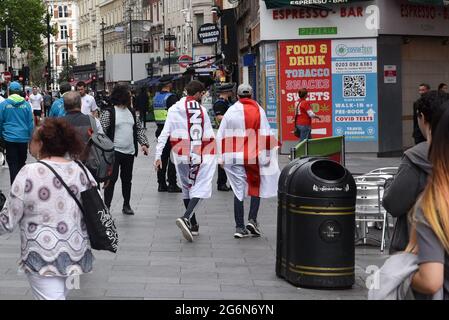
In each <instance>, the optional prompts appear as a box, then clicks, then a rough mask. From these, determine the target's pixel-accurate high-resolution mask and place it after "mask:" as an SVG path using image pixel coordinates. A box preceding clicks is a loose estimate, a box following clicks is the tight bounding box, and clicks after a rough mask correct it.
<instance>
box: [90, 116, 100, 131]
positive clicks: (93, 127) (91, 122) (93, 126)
mask: <svg viewBox="0 0 449 320" xmlns="http://www.w3.org/2000/svg"><path fill="white" fill-rule="evenodd" d="M88 117H89V120H90V126H91V127H92V131H93V132H94V133H95V134H97V133H98V128H97V121H96V120H95V118H94V117H93V116H92V115H90V114H89V115H88Z"/></svg>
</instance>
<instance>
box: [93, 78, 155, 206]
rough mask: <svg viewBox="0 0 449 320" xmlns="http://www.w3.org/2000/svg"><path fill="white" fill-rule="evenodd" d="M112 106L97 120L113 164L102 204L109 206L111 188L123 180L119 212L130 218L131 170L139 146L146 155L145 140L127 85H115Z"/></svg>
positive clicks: (111, 195) (147, 145)
mask: <svg viewBox="0 0 449 320" xmlns="http://www.w3.org/2000/svg"><path fill="white" fill-rule="evenodd" d="M111 103H112V105H113V106H112V107H111V108H109V109H106V110H105V111H104V112H103V113H102V114H101V118H100V122H101V125H102V127H103V130H104V132H105V134H106V135H107V136H108V137H109V139H111V141H113V143H114V149H115V161H114V166H113V172H112V176H111V179H110V180H109V183H108V184H107V186H106V187H105V192H104V197H105V204H106V206H107V207H108V208H110V207H111V202H112V197H113V195H114V186H115V183H116V182H117V180H118V175H119V171H120V179H121V181H122V195H123V209H122V213H123V214H126V215H133V214H134V211H133V210H132V209H131V206H130V200H131V184H132V175H133V167H134V157H137V154H138V151H139V150H138V145H137V144H138V143H139V144H140V145H141V146H142V151H143V153H144V155H148V148H149V143H148V138H147V136H146V135H145V129H143V128H142V125H141V123H140V120H139V118H138V117H136V113H135V111H134V110H133V109H132V108H131V93H130V90H129V88H128V86H126V85H117V86H115V88H114V89H113V90H112V93H111Z"/></svg>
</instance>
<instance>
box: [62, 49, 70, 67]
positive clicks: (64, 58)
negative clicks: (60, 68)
mask: <svg viewBox="0 0 449 320" xmlns="http://www.w3.org/2000/svg"><path fill="white" fill-rule="evenodd" d="M68 59H69V50H67V48H64V49H62V50H61V61H62V64H63V65H66V63H67V61H68Z"/></svg>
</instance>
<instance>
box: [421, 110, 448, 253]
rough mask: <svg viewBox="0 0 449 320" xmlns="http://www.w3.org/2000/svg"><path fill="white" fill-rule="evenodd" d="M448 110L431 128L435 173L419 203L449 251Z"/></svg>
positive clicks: (432, 174) (434, 230)
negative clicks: (433, 127)
mask: <svg viewBox="0 0 449 320" xmlns="http://www.w3.org/2000/svg"><path fill="white" fill-rule="evenodd" d="M448 126H449V109H448V110H446V111H445V112H444V114H443V116H442V117H441V119H440V120H439V121H438V124H437V125H436V126H435V129H433V130H432V142H431V146H430V152H429V159H430V161H431V162H432V166H433V168H432V173H431V175H430V178H429V181H428V183H427V186H426V188H425V189H424V192H423V195H422V198H421V201H420V205H421V209H422V211H423V214H424V217H425V219H426V222H427V223H428V224H429V225H430V227H431V229H432V230H433V232H434V233H435V235H436V236H437V238H438V239H439V240H440V242H441V244H442V245H443V247H444V249H445V250H446V252H448V253H449V141H448V138H447V137H448V135H449V132H448V129H449V128H448Z"/></svg>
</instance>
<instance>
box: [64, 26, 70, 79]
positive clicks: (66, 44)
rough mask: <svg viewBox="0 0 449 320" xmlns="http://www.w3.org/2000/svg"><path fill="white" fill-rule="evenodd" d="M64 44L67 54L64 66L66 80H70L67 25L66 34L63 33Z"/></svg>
mask: <svg viewBox="0 0 449 320" xmlns="http://www.w3.org/2000/svg"><path fill="white" fill-rule="evenodd" d="M65 46H66V48H67V55H66V57H65V67H66V70H67V82H70V75H69V27H68V26H67V29H66V34H65Z"/></svg>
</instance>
